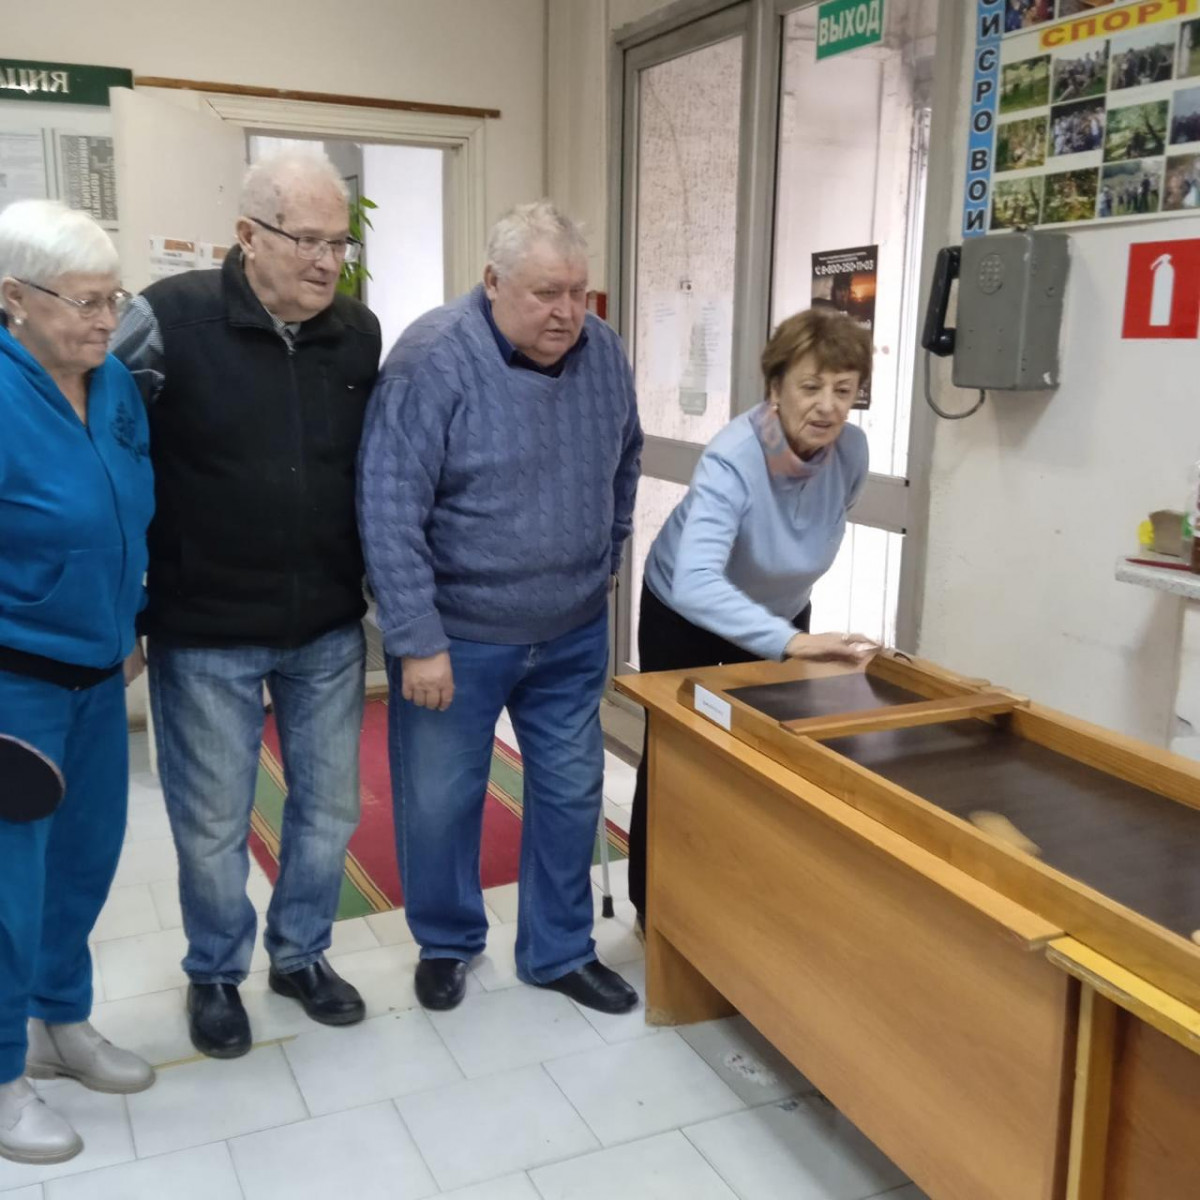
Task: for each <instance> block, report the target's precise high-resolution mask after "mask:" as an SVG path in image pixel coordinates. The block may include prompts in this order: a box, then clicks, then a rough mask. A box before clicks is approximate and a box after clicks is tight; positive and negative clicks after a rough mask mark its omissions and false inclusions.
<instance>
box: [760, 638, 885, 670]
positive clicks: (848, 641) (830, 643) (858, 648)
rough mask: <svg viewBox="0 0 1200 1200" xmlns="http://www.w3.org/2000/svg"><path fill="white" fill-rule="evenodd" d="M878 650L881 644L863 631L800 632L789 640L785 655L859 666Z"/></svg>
mask: <svg viewBox="0 0 1200 1200" xmlns="http://www.w3.org/2000/svg"><path fill="white" fill-rule="evenodd" d="M878 650H879V646H878V645H877V644H876V643H875V642H873V641H871V639H870V638H868V637H863V635H862V634H861V633H798V634H796V636H795V637H794V638H792V640H791V641H790V642H788V644H787V649H786V650H784V652H783V657H784V658H799V659H802V660H803V661H804V662H836V663H849V664H850V665H851V666H857V665H858V664H859V663H865V662H866V661H867V660H868V659H870V658H872V657H874V655H875V654H876V652H877V651H878Z"/></svg>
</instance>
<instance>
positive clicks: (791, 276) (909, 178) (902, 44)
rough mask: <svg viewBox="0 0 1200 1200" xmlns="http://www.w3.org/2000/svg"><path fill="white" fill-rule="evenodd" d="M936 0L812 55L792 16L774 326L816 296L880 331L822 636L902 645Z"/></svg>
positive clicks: (825, 593)
mask: <svg viewBox="0 0 1200 1200" xmlns="http://www.w3.org/2000/svg"><path fill="white" fill-rule="evenodd" d="M936 7H937V6H936V3H935V0H890V2H889V3H888V4H887V5H886V6H885V7H884V12H885V18H884V20H885V29H884V38H883V41H882V42H880V43H878V44H876V45H872V46H863V47H860V48H859V49H857V50H853V51H850V52H848V53H846V54H841V55H838V56H837V57H834V58H827V59H823V60H818V59H817V56H816V41H817V8H816V6H815V5H808V6H805V7H803V8H799V9H796V10H794V11H792V12H789V13H787V14H786V15H785V16H784V18H783V29H782V35H783V46H782V55H781V71H780V89H779V122H778V138H777V140H778V146H777V173H776V205H775V246H774V256H773V257H774V265H773V286H772V323H773V324H775V323H778V322H779V321H781V320H783V319H784V318H785V317H787V316H790V315H791V314H792V313H794V312H797V311H799V310H801V309H805V308H809V307H811V306H813V305H814V304H818V305H826V306H831V307H835V308H840V309H841V310H842V311H845V312H849V313H850V315H852V316H854V317H855V318H856V319H857V320H860V321H862V322H864V323H867V322H869V323H870V324H871V327H872V329H873V333H874V339H875V360H874V379H873V382H872V388H871V394H870V407H869V408H868V409H865V410H862V411H859V412H856V413H855V414H853V416H852V418H851V419H852V420H853V421H854V422H855V423H856V424H858V425H860V426H861V427H862V428H863V430H864V431H865V432H866V434H867V440H868V442H869V445H870V453H871V477H870V482H869V484H868V486H867V489H866V491H865V492H864V494H863V496H862V498H861V499H860V501H859V503H858V505H857V506H856V507H855V509H854V511H853V513H852V514H851V517H852V523H851V524H850V525H849V526H848V528H847V532H846V539H845V542H844V543H843V545H842V550H841V553H840V554H839V556H838V559H837V561H836V562H835V563H834V566H833V568H832V569H831V570H830V571H829V573H828V574H827V575H826V576H825V577H824V578H823V579H822V580H821V581H820V582H819V583H818V584H817V586H816V588H815V589H814V590H813V632H814V633H819V632H825V631H833V630H853V631H854V632H858V633H865V634H868V635H869V636H871V637H874V638H878V639H879V640H880V641H882V642H884V643H885V644H887V645H894V644H895V641H896V625H897V609H898V602H899V595H900V565H901V557H902V554H903V550H904V537H905V531H906V529H907V527H908V522H909V514H908V504H909V488H908V478H907V476H908V466H909V463H908V452H909V426H910V418H911V412H912V396H913V364H914V362H915V361H916V337H917V320H918V286H919V277H920V263H921V229H922V226H923V222H924V210H925V179H926V173H927V172H926V163H927V158H928V149H929V118H930V104H931V85H932V78H933V55H934V47H935V42H936V35H935V32H934V30H935V23H936Z"/></svg>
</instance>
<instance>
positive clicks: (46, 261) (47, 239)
mask: <svg viewBox="0 0 1200 1200" xmlns="http://www.w3.org/2000/svg"><path fill="white" fill-rule="evenodd" d="M119 269H120V259H119V258H118V257H117V248H116V247H115V246H114V245H113V243H112V238H110V237H109V236H108V234H107V233H105V232H104V230H103V229H101V228H100V226H99V225H97V224H96V222H95V221H94V220H92V218H91V217H90V216H89V215H88V214H87V213H85V212H80V211H79V210H77V209H74V208H68V207H67V206H66V205H65V204H60V203H59V202H58V201H57V200H18V201H17V202H16V203H15V204H10V205H9V206H8V207H7V208H6V209H5V210H4V211H3V212H0V279H3V278H5V277H7V276H11V277H12V278H13V279H25V280H27V281H28V282H30V283H40V284H42V285H43V286H45V285H46V284H48V283H51V282H52V281H53V280H55V279H57V278H58V277H59V276H60V275H68V274H74V273H78V274H80V275H116V274H117V273H118V271H119ZM2 304H3V300H2V299H0V305H2Z"/></svg>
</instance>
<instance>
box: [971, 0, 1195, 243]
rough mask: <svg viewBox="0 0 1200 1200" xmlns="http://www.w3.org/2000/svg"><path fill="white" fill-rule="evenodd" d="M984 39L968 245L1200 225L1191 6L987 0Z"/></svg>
mask: <svg viewBox="0 0 1200 1200" xmlns="http://www.w3.org/2000/svg"><path fill="white" fill-rule="evenodd" d="M985 11H986V13H987V15H988V22H989V23H988V24H986V25H985V23H984V19H983V18H984V13H985ZM1001 12H1002V17H1000V19H997V18H998V16H999V14H1000V13H1001ZM979 34H980V38H981V50H980V51H979V52H977V55H976V87H975V107H974V110H973V117H972V121H973V124H972V129H973V135H972V157H971V158H970V161H969V164H968V196H967V213H966V220H965V231H966V232H968V233H975V234H978V233H983V232H998V231H1002V230H1006V229H1015V228H1032V227H1035V226H1037V227H1056V226H1057V227H1066V226H1072V225H1077V224H1080V223H1083V222H1105V221H1111V220H1116V219H1125V220H1135V219H1136V220H1145V219H1147V218H1153V217H1169V216H1172V215H1175V216H1184V215H1188V214H1191V215H1193V216H1195V215H1200V0H1132V2H1128V3H1123V2H1117V0H992V2H987V0H984V2H982V3H981V4H980V25H979ZM985 34H990V35H992V36H991V37H990V39H989V40H990V43H991V46H990V54H988V53H985V52H984V50H983V49H982V41H983V38H984V35H985ZM987 68H990V70H988V71H987V74H988V76H989V77H990V79H991V81H992V86H991V87H987V86H984V87H982V88H981V86H980V77H981V72H982V71H983V70H984V69H987ZM981 93H983V94H984V99H985V103H986V105H987V106H988V107H990V109H991V114H992V115H991V118H990V120H986V121H985V120H984V119H982V118H981V117H980V107H981V105H980V98H981ZM984 124H989V125H990V126H991V128H990V129H989V130H988V133H989V136H990V139H991V144H990V150H989V152H988V153H987V155H986V166H987V168H988V171H987V174H988V178H987V179H986V181H982V180H981V178H980V176H981V171H980V168H981V167H982V166H983V165H984V161H985V155H984V153H983V151H982V149H981V146H980V138H979V134H980V131H981V127H982V126H983V125H984ZM984 196H986V200H985V202H984V203H983V204H981V203H980V200H981V198H983V197H984Z"/></svg>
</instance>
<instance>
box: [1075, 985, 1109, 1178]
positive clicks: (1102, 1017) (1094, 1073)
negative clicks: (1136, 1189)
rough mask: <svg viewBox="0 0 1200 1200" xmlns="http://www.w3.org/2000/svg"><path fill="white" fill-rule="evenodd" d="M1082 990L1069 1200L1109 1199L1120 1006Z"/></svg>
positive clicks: (1089, 991) (1084, 989)
mask: <svg viewBox="0 0 1200 1200" xmlns="http://www.w3.org/2000/svg"><path fill="white" fill-rule="evenodd" d="M1082 989H1083V990H1082V994H1081V995H1080V1001H1079V1043H1078V1050H1077V1053H1076V1058H1075V1103H1074V1106H1073V1109H1072V1112H1071V1149H1070V1157H1069V1160H1068V1167H1067V1200H1104V1194H1105V1178H1106V1174H1105V1166H1106V1160H1107V1156H1108V1131H1109V1118H1110V1115H1111V1111H1110V1104H1111V1100H1112V1079H1113V1058H1114V1054H1115V1050H1116V1036H1117V1006H1116V1005H1115V1004H1113V1003H1112V1001H1110V1000H1106V999H1105V998H1104V997H1103V996H1101V995H1100V994H1099V993H1098V992H1096V991H1095V990H1094V989H1093V988H1090V987H1088V985H1087V984H1083V985H1082Z"/></svg>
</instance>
